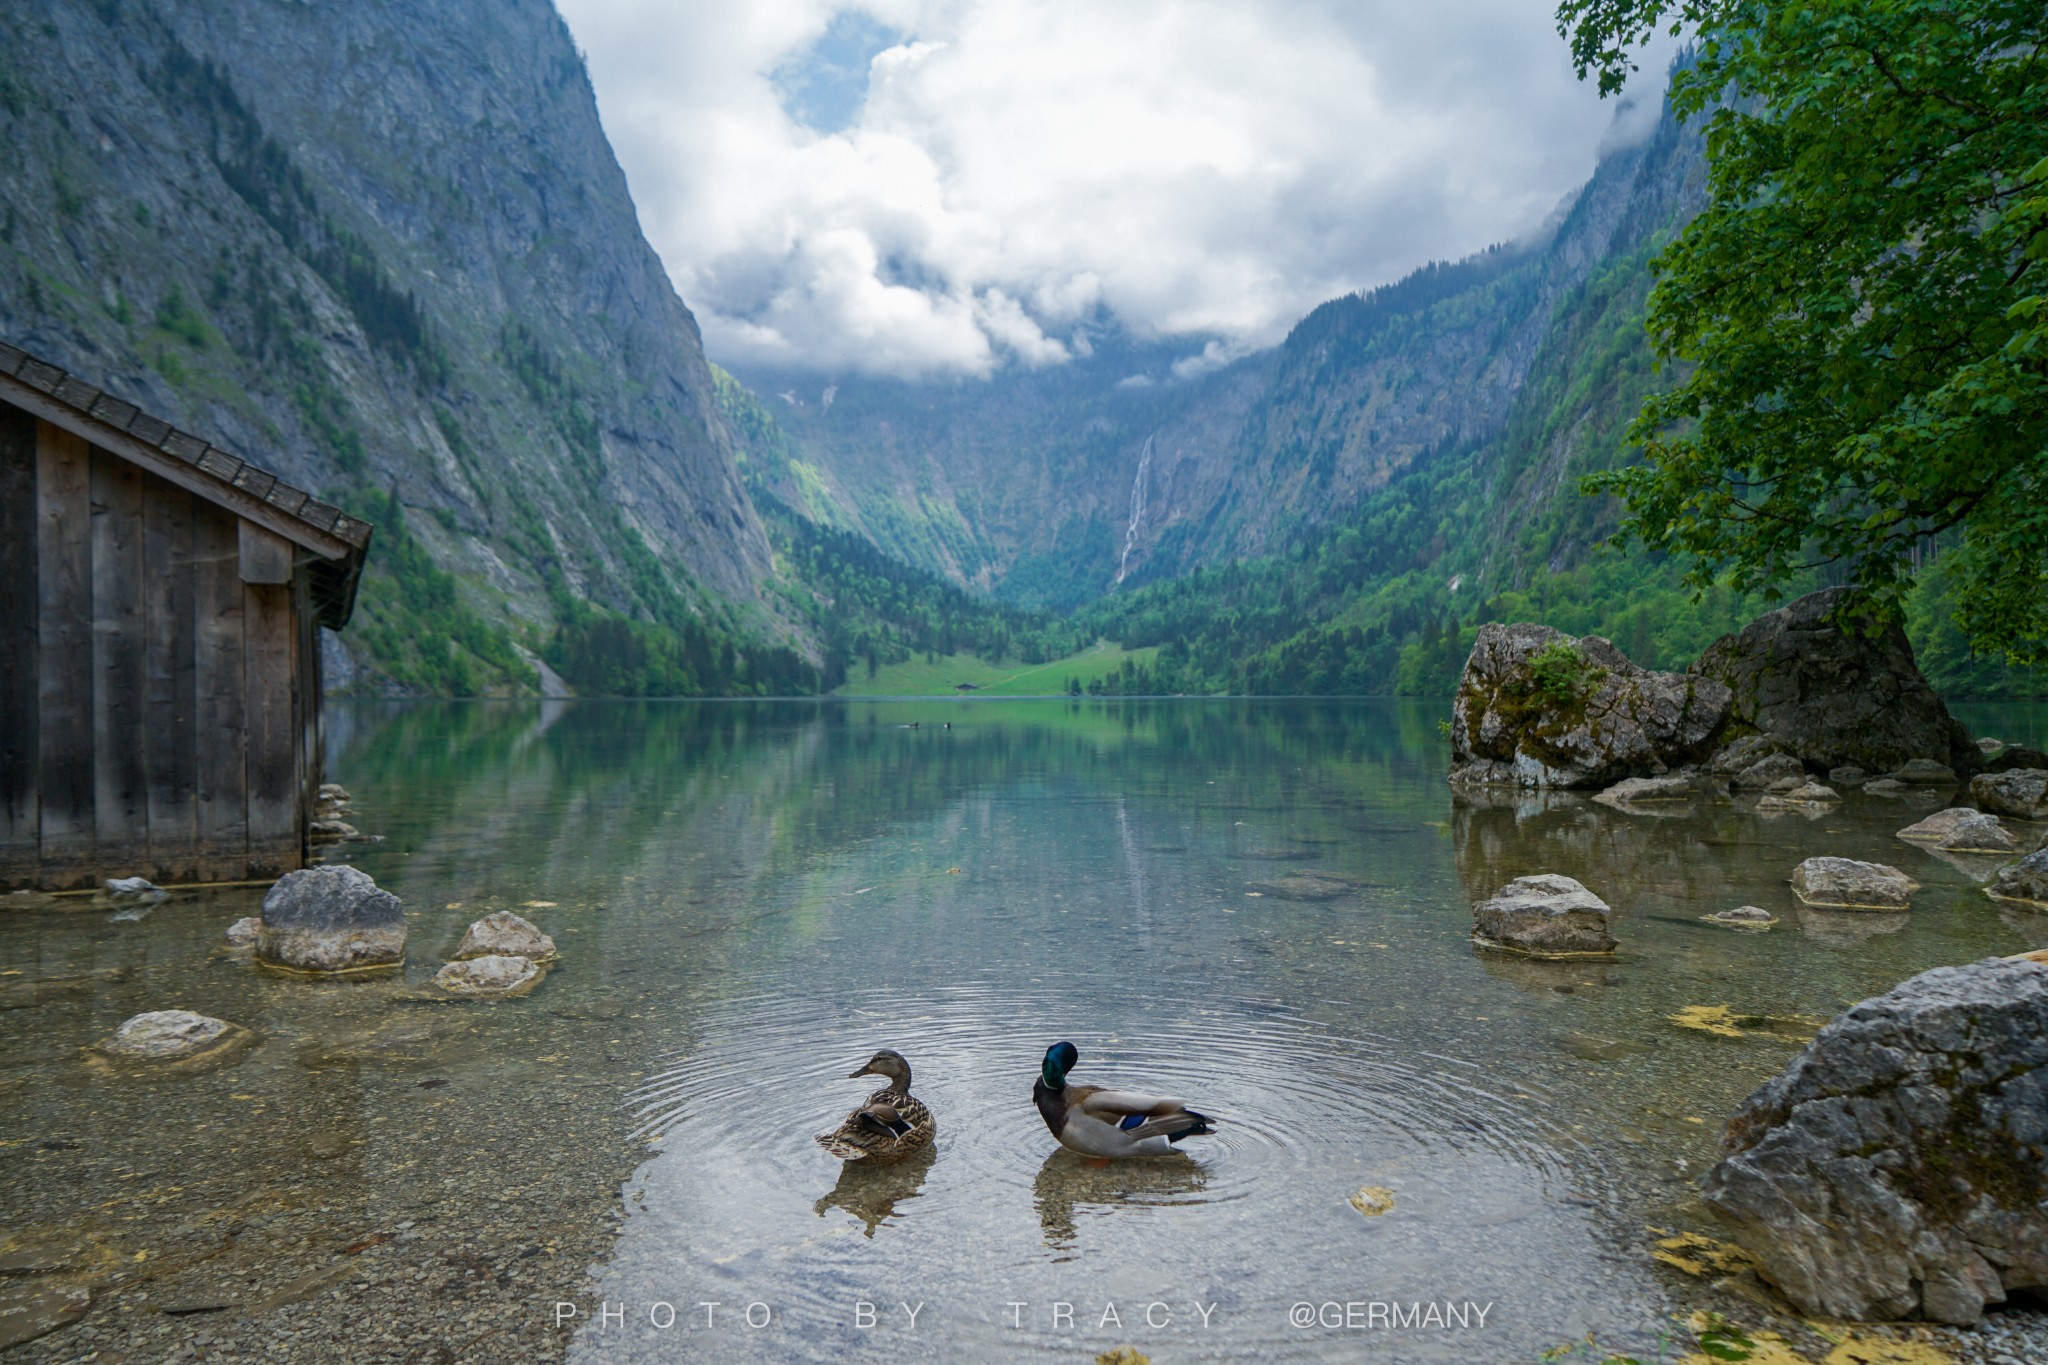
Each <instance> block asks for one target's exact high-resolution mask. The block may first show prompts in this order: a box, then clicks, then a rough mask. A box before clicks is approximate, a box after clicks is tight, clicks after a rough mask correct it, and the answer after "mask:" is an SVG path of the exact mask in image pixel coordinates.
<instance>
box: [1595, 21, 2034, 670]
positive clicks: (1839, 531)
mask: <svg viewBox="0 0 2048 1365" xmlns="http://www.w3.org/2000/svg"><path fill="white" fill-rule="evenodd" d="M1558 24H1559V31H1560V33H1561V34H1562V35H1563V36H1564V37H1566V38H1567V39H1568V40H1569V41H1570V43H1571V48H1572V56H1573V60H1574V62H1575V64H1576V65H1577V67H1578V70H1579V74H1580V75H1581V77H1591V78H1595V79H1597V80H1598V82H1599V84H1600V88H1601V90H1602V92H1603V93H1609V94H1611V93H1613V92H1615V91H1618V90H1619V89H1621V88H1622V86H1623V84H1624V83H1625V81H1626V80H1627V78H1628V76H1629V75H1630V74H1631V72H1632V71H1633V70H1634V67H1633V65H1632V57H1631V53H1633V52H1635V51H1637V50H1639V49H1640V47H1641V45H1642V44H1643V42H1644V41H1645V40H1647V39H1648V38H1649V37H1651V36H1652V35H1654V34H1655V33H1657V32H1659V31H1660V30H1668V31H1670V32H1671V33H1673V34H1676V35H1679V36H1686V37H1689V38H1690V40H1691V43H1692V45H1693V50H1692V54H1691V56H1690V58H1689V59H1688V60H1687V61H1684V62H1682V63H1680V65H1679V66H1678V68H1677V69H1676V70H1675V72H1674V74H1673V77H1672V83H1671V93H1670V98H1671V101H1672V104H1673V106H1674V108H1675V110H1676V112H1677V113H1678V114H1679V116H1680V117H1682V118H1684V119H1687V120H1688V121H1692V122H1695V123H1699V124H1704V126H1705V131H1706V144H1707V157H1708V165H1709V171H1708V177H1709V178H1708V186H1709V195H1710V197H1709V202H1708V205H1707V207H1706V208H1705V209H1704V210H1703V211H1702V212H1701V213H1700V215H1699V216H1698V217H1697V218H1695V219H1694V220H1693V221H1692V222H1691V224H1689V225H1688V226H1687V227H1686V229H1685V231H1684V232H1683V233H1682V234H1681V235H1680V236H1679V237H1678V238H1677V239H1676V240H1675V241H1674V242H1673V243H1672V244H1671V245H1670V246H1669V247H1668V248H1666V249H1665V251H1664V252H1663V253H1662V254H1661V255H1660V256H1659V257H1658V259H1657V262H1656V269H1657V276H1658V278H1657V283H1656V286H1655V288H1654V290H1653V292H1652V295H1651V299H1650V311H1649V327H1650V331H1651V334H1652V337H1653V340H1654V342H1655V345H1656V347H1657V349H1658V352H1659V356H1660V359H1661V360H1662V361H1663V362H1664V364H1665V366H1666V368H1667V370H1668V372H1670V373H1672V374H1674V375H1676V376H1678V379H1677V382H1676V383H1675V384H1674V385H1673V386H1672V387H1670V388H1668V389H1667V390H1665V391H1663V392H1661V393H1659V394H1657V395H1656V396H1654V397H1652V398H1651V399H1650V400H1649V401H1648V402H1646V403H1645V405H1644V407H1643V409H1642V411H1641V412H1640V414H1639V415H1638V416H1637V418H1636V420H1635V421H1634V423H1633V424H1632V425H1631V427H1630V430H1629V439H1630V441H1631V442H1632V443H1633V444H1635V445H1638V446H1639V447H1640V448H1641V450H1642V452H1643V459H1642V460H1641V462H1639V463H1636V464H1632V465H1629V466H1627V467H1625V468H1623V469H1620V470H1617V471H1614V472H1611V473H1606V474H1601V475H1597V476H1594V477H1592V478H1590V479H1588V480H1587V481H1586V483H1585V485H1584V486H1585V488H1586V489H1587V491H1589V492H1594V493H1614V494H1617V495H1619V497H1620V498H1621V499H1622V502H1623V505H1624V508H1625V511H1626V517H1625V520H1624V525H1623V532H1622V534H1623V535H1624V536H1625V537H1630V538H1633V539H1635V540H1637V541H1640V542H1641V543H1642V544H1644V545H1645V546H1647V547H1649V548H1651V549H1653V550H1658V551H1662V552H1666V553H1671V554H1675V555H1679V556H1682V557H1685V558H1686V559H1687V560H1688V562H1689V563H1690V564H1691V566H1692V567H1691V570H1690V572H1689V575H1688V578H1689V581H1690V582H1691V583H1692V584H1693V586H1694V587H1695V588H1696V589H1701V588H1704V587H1706V586H1707V585H1710V584H1712V583H1714V582H1717V581H1727V582H1730V583H1732V584H1733V585H1735V586H1736V587H1738V588H1741V589H1745V590H1751V589H1762V590H1764V591H1765V592H1767V593H1768V592H1769V591H1771V590H1772V589H1774V588H1777V587H1780V586H1782V585H1784V584H1786V583H1788V582H1789V581H1790V580H1791V579H1792V578H1793V577H1794V576H1795V575H1797V574H1799V573H1801V572H1803V571H1806V570H1810V569H1812V568H1814V567H1817V566H1831V567H1832V568H1833V569H1834V570H1835V571H1836V572H1837V573H1838V574H1839V575H1840V576H1841V577H1843V578H1844V579H1845V580H1846V581H1848V582H1849V583H1851V584H1853V585H1854V586H1855V587H1856V588H1857V589H1858V590H1859V591H1858V606H1859V608H1862V609H1874V615H1875V617H1876V618H1877V619H1880V620H1882V619H1890V618H1891V617H1893V616H1896V615H1897V614H1898V612H1899V611H1900V608H1901V602H1902V599H1903V597H1904V594H1905V592H1906V591H1907V589H1908V588H1909V586H1910V582H1911V578H1912V576H1913V574H1914V572H1915V571H1916V567H1917V565H1918V564H1920V563H1921V562H1923V556H1920V555H1917V554H1916V553H1915V551H1916V549H1922V548H1925V547H1927V546H1930V545H1938V546H1940V547H1941V548H1942V549H1943V550H1944V552H1945V553H1946V554H1948V555H1949V556H1950V557H1951V558H1950V561H1949V563H1948V565H1947V570H1948V572H1949V574H1950V575H1951V578H1952V581H1953V582H1954V584H1955V586H1956V600H1957V624H1958V625H1959V626H1960V627H1961V628H1962V630H1963V632H1964V634H1965V635H1966V636H1967V638H1968V639H1969V641H1970V643H1971V645H1972V647H1973V648H1975V649H1977V650H1978V651H1979V652H1980V653H1983V654H1987V655H2002V656H2004V657H2005V658H2006V659H2007V660H2009V661H2010V662H2013V663H2015V664H2019V663H2031V662H2036V661H2040V660H2042V659H2043V658H2048V305H2044V303H2043V295H2044V287H2043V279H2044V276H2048V266H2044V259H2048V65H2044V63H2043V61H2042V46H2043V41H2044V38H2048V7H2044V6H2043V5H2042V4H2041V3H2040V0H2025V2H2023V3H2020V2H2015V0H1808V2H1807V3H1775V4H1773V3H1757V2H1755V0H1675V2H1674V0H1565V2H1564V3H1563V5H1562V6H1561V7H1560V9H1559V11H1558Z"/></svg>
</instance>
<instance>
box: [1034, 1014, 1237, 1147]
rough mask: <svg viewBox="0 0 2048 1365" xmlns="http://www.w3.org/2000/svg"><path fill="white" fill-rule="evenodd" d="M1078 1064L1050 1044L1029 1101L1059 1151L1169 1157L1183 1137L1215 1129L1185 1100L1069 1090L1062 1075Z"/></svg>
mask: <svg viewBox="0 0 2048 1365" xmlns="http://www.w3.org/2000/svg"><path fill="white" fill-rule="evenodd" d="M1080 1060H1081V1053H1080V1051H1079V1050H1078V1049H1077V1048H1076V1047H1075V1046H1074V1045H1073V1044H1072V1043H1065V1042H1061V1043H1054V1044H1053V1045H1052V1046H1051V1047H1049V1048H1047V1049H1046V1050H1045V1062H1044V1064H1043V1065H1042V1066H1041V1067H1040V1068H1039V1076H1038V1079H1037V1080H1036V1081H1034V1082H1032V1084H1031V1098H1032V1100H1033V1102H1035V1103H1036V1104H1037V1105H1038V1113H1039V1117H1041V1118H1043V1119H1044V1120H1045V1126H1046V1127H1047V1128H1048V1129H1050V1130H1051V1131H1052V1135H1053V1136H1054V1137H1056V1138H1058V1139H1059V1142H1060V1146H1062V1147H1065V1148H1067V1149H1068V1150H1069V1151H1075V1152H1080V1153H1082V1154H1083V1155H1085V1156H1100V1157H1127V1156H1169V1155H1171V1154H1172V1153H1173V1150H1174V1146H1173V1144H1174V1143H1176V1142H1179V1141H1180V1140H1181V1139H1182V1138H1188V1137H1201V1136H1202V1135H1204V1134H1206V1133H1213V1132H1215V1131H1216V1130H1215V1129H1214V1128H1213V1127H1211V1126H1210V1125H1211V1124H1212V1123H1213V1122H1214V1120H1212V1119H1211V1118H1210V1117H1209V1116H1208V1115H1207V1114H1198V1113H1196V1112H1195V1111H1194V1110H1192V1109H1190V1108H1188V1106H1187V1102H1186V1101H1185V1100H1175V1099H1168V1098H1166V1097H1165V1096H1163V1095H1144V1094H1139V1093H1138V1092H1136V1091H1131V1090H1111V1089H1108V1088H1107V1087H1104V1086H1099V1085H1069V1084H1068V1083H1067V1073H1068V1072H1069V1071H1072V1070H1073V1069H1074V1065H1075V1063H1077V1062H1079V1061H1080Z"/></svg>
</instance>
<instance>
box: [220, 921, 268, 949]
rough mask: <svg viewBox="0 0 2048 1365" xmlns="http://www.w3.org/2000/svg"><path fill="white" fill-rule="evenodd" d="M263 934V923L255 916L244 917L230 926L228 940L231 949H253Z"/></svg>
mask: <svg viewBox="0 0 2048 1365" xmlns="http://www.w3.org/2000/svg"><path fill="white" fill-rule="evenodd" d="M262 932H263V921H262V920H260V919H258V918H256V916H254V915H244V916H243V917H242V918H241V919H238V920H236V921H235V922H234V923H233V924H230V925H229V926H228V933H227V940H228V946H229V947H231V948H253V947H255V946H256V940H257V938H258V937H259V936H261V934H262Z"/></svg>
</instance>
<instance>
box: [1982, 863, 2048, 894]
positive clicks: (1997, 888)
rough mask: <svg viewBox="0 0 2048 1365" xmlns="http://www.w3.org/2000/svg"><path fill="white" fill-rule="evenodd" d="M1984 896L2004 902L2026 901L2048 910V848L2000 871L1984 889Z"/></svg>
mask: <svg viewBox="0 0 2048 1365" xmlns="http://www.w3.org/2000/svg"><path fill="white" fill-rule="evenodd" d="M1984 894H1985V895H1987V896H1994V897H1996V898H1997V899H1999V900H2002V901H2024V902H2026V903H2027V904H2029V905H2038V906H2040V907H2042V908H2043V909H2048V848H2044V849H2041V850H2040V851H2038V852H2035V853H2029V854H2028V855H2027V856H2026V857H2024V858H2022V859H2020V860H2019V861H2018V862H2016V863H2014V864H2012V865H2011V866H2010V867H2001V868H2000V869H1998V876H1997V877H1995V878H1994V879H1993V880H1992V883H1991V885H1989V886H1987V887H1985V888H1984Z"/></svg>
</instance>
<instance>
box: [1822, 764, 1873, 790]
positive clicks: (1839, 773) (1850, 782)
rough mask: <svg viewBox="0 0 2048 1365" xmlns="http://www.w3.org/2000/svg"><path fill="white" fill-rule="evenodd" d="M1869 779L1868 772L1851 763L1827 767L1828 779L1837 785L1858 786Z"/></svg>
mask: <svg viewBox="0 0 2048 1365" xmlns="http://www.w3.org/2000/svg"><path fill="white" fill-rule="evenodd" d="M1869 780H1870V774H1869V773H1867V772H1864V771H1863V769H1861V768H1859V767H1857V766H1856V765H1855V764H1853V763H1845V764H1843V765H1841V766H1840V767H1836V768H1830V769H1828V781H1830V782H1832V783H1834V784H1835V785H1836V786H1837V787H1860V786H1862V785H1863V784H1864V783H1865V782H1868V781H1869Z"/></svg>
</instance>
